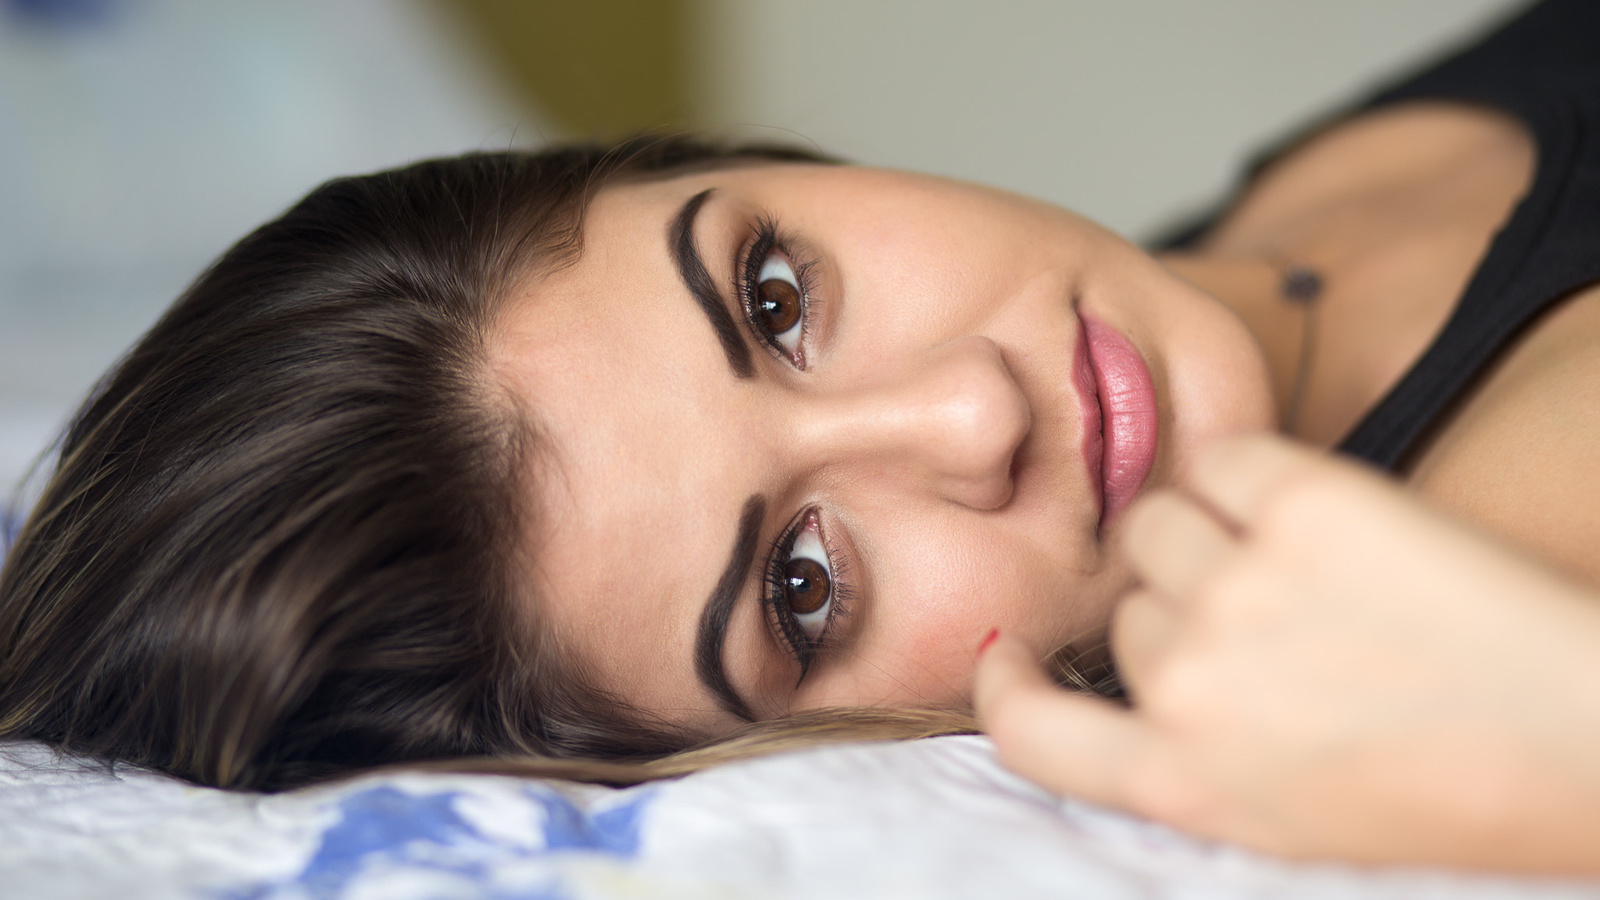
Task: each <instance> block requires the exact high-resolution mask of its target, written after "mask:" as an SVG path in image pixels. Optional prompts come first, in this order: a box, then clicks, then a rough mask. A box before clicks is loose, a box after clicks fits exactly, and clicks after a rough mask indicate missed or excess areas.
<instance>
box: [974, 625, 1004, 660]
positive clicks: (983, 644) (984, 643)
mask: <svg viewBox="0 0 1600 900" xmlns="http://www.w3.org/2000/svg"><path fill="white" fill-rule="evenodd" d="M999 636H1000V629H998V628H991V629H989V633H988V634H986V635H984V636H983V640H981V641H979V642H978V656H979V658H982V657H983V651H985V650H987V649H989V645H990V644H992V643H994V641H995V638H998V637H999Z"/></svg>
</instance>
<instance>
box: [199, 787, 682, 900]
mask: <svg viewBox="0 0 1600 900" xmlns="http://www.w3.org/2000/svg"><path fill="white" fill-rule="evenodd" d="M653 794H654V792H653V791H650V790H643V791H639V792H636V793H634V794H633V795H632V796H631V797H629V798H628V799H627V800H625V801H624V802H621V803H618V804H615V805H609V806H603V808H600V809H598V810H596V811H593V812H589V811H585V810H584V809H581V808H579V807H578V806H577V805H576V804H574V803H573V802H572V801H571V800H569V799H568V798H566V797H565V796H563V795H562V794H560V793H559V792H557V791H555V790H553V789H551V788H548V787H543V786H528V787H524V788H523V789H522V790H521V791H520V799H521V800H523V801H525V803H526V805H527V807H528V810H527V811H528V812H529V813H530V814H535V813H542V823H541V824H540V825H539V831H540V833H541V834H540V837H542V841H540V840H518V839H516V838H514V837H508V836H507V835H505V834H498V833H495V832H494V830H492V829H491V830H486V829H485V828H483V827H481V825H480V824H478V823H475V822H474V821H473V817H472V816H471V815H469V814H466V813H465V812H464V811H463V808H464V807H466V806H469V805H470V804H471V802H472V800H473V799H474V798H473V797H472V796H471V795H469V794H468V793H466V792H463V791H436V792H432V793H415V794H414V793H409V792H407V791H405V790H402V789H400V788H398V787H395V786H393V785H388V784H384V785H379V786H376V787H370V788H366V789H363V790H358V791H355V792H353V793H350V794H346V795H343V796H342V797H340V798H339V799H338V801H337V804H336V805H337V809H338V812H339V820H338V821H337V822H335V823H334V824H333V825H331V826H329V827H328V828H327V829H326V830H324V831H323V832H322V834H321V836H320V841H319V843H318V846H317V849H316V851H315V852H314V853H313V854H312V856H311V858H310V860H309V861H308V862H307V863H306V865H305V868H304V869H303V870H302V871H301V872H300V873H299V875H298V876H296V877H294V878H292V879H289V880H288V881H286V882H280V883H277V884H270V885H259V886H257V887H255V888H251V889H246V890H243V891H236V892H230V893H228V894H226V895H224V896H226V897H228V898H230V900H279V898H283V900H287V898H308V900H324V898H337V897H343V896H346V895H347V894H349V893H351V891H352V889H353V888H356V887H358V886H365V887H367V888H371V887H373V886H374V885H375V883H378V882H381V884H382V885H384V886H390V885H393V886H395V888H396V889H398V888H399V887H400V885H403V884H407V883H410V884H411V885H413V887H412V888H410V889H407V890H401V891H400V892H401V893H402V894H404V895H405V896H416V897H424V896H435V895H438V896H459V895H461V893H462V892H463V890H464V889H470V890H471V893H472V896H475V897H483V898H487V900H565V898H567V897H568V896H569V895H568V893H567V892H566V891H564V890H563V889H562V884H561V879H560V873H559V869H558V867H557V866H554V865H552V866H548V867H540V866H537V865H534V866H531V867H530V866H529V865H528V864H529V863H530V862H532V863H537V862H539V861H555V860H557V859H558V856H557V855H558V854H568V855H569V854H587V855H590V856H591V857H593V856H599V857H601V858H609V859H613V860H618V861H625V860H630V859H633V858H634V857H636V856H637V855H638V853H639V828H640V820H641V817H642V813H643V812H644V810H645V808H646V806H647V805H648V802H649V800H650V799H651V797H652V796H653ZM508 870H515V875H514V877H510V878H507V877H505V876H506V872H507V871H508ZM427 885H433V886H434V888H435V889H436V890H430V889H429V888H428V887H427ZM363 893H371V891H370V890H369V891H363ZM384 893H388V892H387V891H384Z"/></svg>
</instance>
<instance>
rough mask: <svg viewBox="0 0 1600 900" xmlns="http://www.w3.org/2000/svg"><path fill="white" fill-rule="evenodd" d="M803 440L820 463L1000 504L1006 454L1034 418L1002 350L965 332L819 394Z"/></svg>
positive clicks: (1007, 480)
mask: <svg viewBox="0 0 1600 900" xmlns="http://www.w3.org/2000/svg"><path fill="white" fill-rule="evenodd" d="M812 412H813V414H812V415H807V416H804V417H802V418H803V421H804V424H803V425H802V426H801V427H802V428H804V429H805V430H806V432H807V433H806V434H803V435H801V436H800V438H801V441H800V443H801V445H802V446H804V447H806V448H808V449H809V451H810V452H811V453H813V454H815V455H816V462H817V463H818V464H819V465H821V466H848V467H850V468H851V469H852V470H853V471H851V472H850V475H851V476H857V477H862V478H863V479H871V480H873V481H874V482H882V481H884V480H888V481H891V482H896V483H898V482H906V483H907V484H906V486H907V487H916V488H921V489H925V490H928V491H931V492H932V493H934V494H935V495H938V496H940V497H942V498H943V499H946V500H950V501H953V502H955V503H959V504H962V505H964V506H969V507H972V508H974V509H995V508H998V507H1000V506H1003V505H1005V503H1006V502H1008V501H1009V500H1010V499H1011V493H1012V488H1013V484H1012V472H1011V467H1012V461H1013V459H1014V458H1015V456H1016V453H1017V448H1018V447H1019V446H1021V444H1022V441H1023V439H1024V438H1026V437H1027V435H1028V431H1029V429H1030V428H1032V426H1033V414H1032V412H1031V410H1030V409H1029V407H1028V401H1027V398H1026V397H1025V396H1024V395H1023V393H1022V389H1021V388H1020V387H1019V386H1018V385H1017V382H1016V379H1015V378H1014V377H1013V376H1012V374H1011V370H1010V369H1009V368H1007V366H1006V362H1005V359H1004V357H1003V356H1002V355H1001V353H1000V348H999V347H998V346H996V345H995V343H994V342H993V341H991V340H989V339H988V338H985V337H982V336H979V335H969V336H966V337H962V338H958V339H956V340H953V341H950V342H947V343H944V344H941V345H939V346H937V347H933V348H930V349H929V350H927V351H924V352H921V353H919V354H916V355H915V356H913V357H912V358H910V359H908V360H905V361H904V363H903V364H902V365H898V366H894V367H892V368H889V369H887V370H885V371H883V372H880V373H875V374H874V375H872V376H869V377H868V378H866V379H862V380H861V381H859V382H858V383H856V384H853V385H851V386H849V387H847V388H845V389H843V390H841V391H838V392H828V395H827V396H826V397H823V398H820V399H819V400H818V401H817V408H816V409H814V410H813V411H812Z"/></svg>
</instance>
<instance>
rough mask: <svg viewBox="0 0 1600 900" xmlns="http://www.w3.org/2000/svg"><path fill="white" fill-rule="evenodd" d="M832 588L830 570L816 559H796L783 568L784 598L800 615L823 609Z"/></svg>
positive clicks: (791, 608)
mask: <svg viewBox="0 0 1600 900" xmlns="http://www.w3.org/2000/svg"><path fill="white" fill-rule="evenodd" d="M832 587H833V583H832V581H831V579H829V578H828V570H827V569H825V568H823V566H822V564H821V563H819V562H817V561H816V560H814V559H806V558H805V557H803V556H801V557H796V558H794V559H791V560H789V562H788V563H786V564H785V565H784V567H783V598H784V600H786V601H788V604H789V609H790V610H792V611H793V612H796V613H799V614H800V615H805V614H807V613H814V612H816V611H817V610H819V609H821V608H822V605H823V604H824V603H827V602H828V594H829V593H830V592H831V590H832Z"/></svg>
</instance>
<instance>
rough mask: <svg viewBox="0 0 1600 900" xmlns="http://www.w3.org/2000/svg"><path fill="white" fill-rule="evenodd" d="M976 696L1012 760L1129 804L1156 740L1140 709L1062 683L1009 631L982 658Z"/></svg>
mask: <svg viewBox="0 0 1600 900" xmlns="http://www.w3.org/2000/svg"><path fill="white" fill-rule="evenodd" d="M973 699H974V704H973V705H974V707H975V708H976V710H977V713H978V718H979V721H980V722H981V724H982V726H983V729H984V731H985V732H987V733H988V735H989V736H990V737H991V738H992V739H993V740H994V743H995V748H996V750H998V751H999V754H1000V760H1001V761H1002V762H1004V763H1005V764H1006V766H1008V767H1009V768H1011V769H1012V770H1013V771H1015V772H1017V773H1018V774H1020V775H1022V776H1024V777H1026V778H1029V779H1031V780H1033V781H1035V782H1038V783H1039V784H1040V785H1043V786H1044V787H1045V788H1048V789H1049V790H1051V791H1053V792H1055V793H1058V794H1073V795H1075V796H1078V797H1082V798H1084V799H1087V800H1090V801H1092V802H1095V803H1100V804H1103V805H1107V806H1115V807H1123V808H1125V800H1126V796H1127V791H1126V789H1125V787H1124V785H1125V784H1126V783H1127V781H1128V777H1129V766H1130V761H1131V760H1133V759H1135V758H1137V754H1136V752H1135V748H1136V747H1138V746H1139V745H1141V744H1142V743H1144V742H1145V741H1147V740H1149V738H1148V736H1147V732H1146V730H1145V727H1144V724H1143V723H1142V722H1141V721H1140V720H1139V719H1138V718H1137V716H1136V715H1135V714H1133V713H1130V712H1127V711H1125V710H1121V709H1119V708H1117V707H1116V706H1113V705H1112V704H1110V703H1108V702H1107V701H1104V700H1100V699H1097V698H1093V697H1089V696H1086V695H1083V694H1072V693H1068V692H1066V691H1063V690H1062V689H1060V688H1058V687H1056V686H1055V685H1054V684H1053V683H1052V682H1051V681H1050V679H1049V678H1048V677H1047V676H1046V675H1045V672H1044V670H1043V668H1042V667H1041V666H1040V665H1039V662H1038V660H1037V658H1036V657H1035V655H1034V654H1033V652H1032V651H1030V650H1029V649H1028V648H1027V646H1025V645H1024V644H1023V643H1022V642H1021V641H1018V640H1016V639H1014V638H1010V637H1005V636H1002V637H1000V638H999V639H998V640H996V641H995V642H994V643H993V645H991V646H990V647H989V649H988V651H987V652H985V653H984V654H983V657H982V658H981V659H980V660H979V661H978V677H977V683H976V685H975V689H974V697H973Z"/></svg>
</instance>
